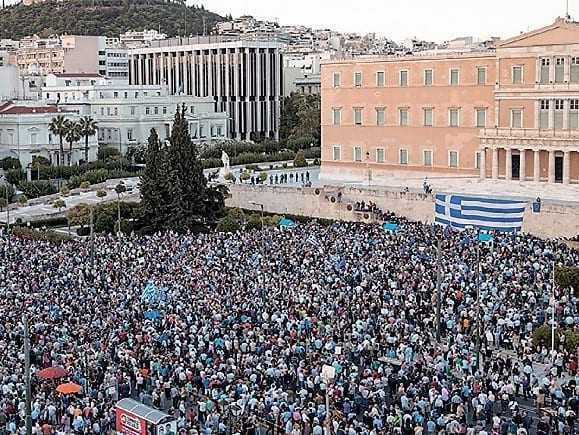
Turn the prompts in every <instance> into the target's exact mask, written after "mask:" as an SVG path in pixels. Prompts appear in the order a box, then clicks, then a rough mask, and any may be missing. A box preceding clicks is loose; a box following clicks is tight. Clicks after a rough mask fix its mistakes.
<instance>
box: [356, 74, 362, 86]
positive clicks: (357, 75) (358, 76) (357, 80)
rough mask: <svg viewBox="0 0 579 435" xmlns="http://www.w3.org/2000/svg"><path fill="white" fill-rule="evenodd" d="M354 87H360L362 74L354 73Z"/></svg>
mask: <svg viewBox="0 0 579 435" xmlns="http://www.w3.org/2000/svg"><path fill="white" fill-rule="evenodd" d="M354 86H356V87H357V88H361V87H362V73H361V72H355V73H354Z"/></svg>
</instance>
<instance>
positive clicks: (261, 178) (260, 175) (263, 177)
mask: <svg viewBox="0 0 579 435" xmlns="http://www.w3.org/2000/svg"><path fill="white" fill-rule="evenodd" d="M259 179H260V180H261V182H262V183H265V181H266V180H267V172H261V173H260V174H259Z"/></svg>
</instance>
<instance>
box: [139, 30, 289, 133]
mask: <svg viewBox="0 0 579 435" xmlns="http://www.w3.org/2000/svg"><path fill="white" fill-rule="evenodd" d="M280 48H281V44H279V43H277V42H271V41H259V40H256V41H250V40H230V39H228V38H223V37H216V36H213V37H199V38H177V39H168V40H165V41H153V42H152V43H151V46H150V47H145V48H139V49H135V50H131V52H130V83H131V84H132V85H161V84H166V85H167V86H168V87H169V93H170V94H171V95H190V96H195V97H209V98H211V99H212V100H213V102H214V104H215V111H216V112H227V114H228V115H229V118H230V126H229V129H228V130H229V131H230V134H231V136H232V137H233V138H236V139H238V140H246V139H257V138H260V137H270V138H276V139H277V138H278V137H279V117H280V111H281V102H282V98H283V68H282V65H283V63H282V55H281V53H280Z"/></svg>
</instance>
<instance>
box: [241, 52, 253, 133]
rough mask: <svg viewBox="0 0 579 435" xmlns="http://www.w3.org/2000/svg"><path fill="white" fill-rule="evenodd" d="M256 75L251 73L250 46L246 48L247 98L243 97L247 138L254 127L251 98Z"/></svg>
mask: <svg viewBox="0 0 579 435" xmlns="http://www.w3.org/2000/svg"><path fill="white" fill-rule="evenodd" d="M253 79H254V77H252V75H251V53H250V50H249V47H246V48H245V98H244V99H243V101H244V103H243V105H244V106H245V134H246V135H247V139H249V138H250V135H251V132H252V130H253V129H252V128H251V124H252V111H251V109H252V103H251V99H250V98H249V97H250V95H251V83H252V80H253Z"/></svg>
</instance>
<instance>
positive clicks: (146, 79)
mask: <svg viewBox="0 0 579 435" xmlns="http://www.w3.org/2000/svg"><path fill="white" fill-rule="evenodd" d="M143 59H144V61H145V80H144V81H143V84H145V85H150V84H151V82H150V81H149V74H150V71H149V55H148V54H145V55H143Z"/></svg>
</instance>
